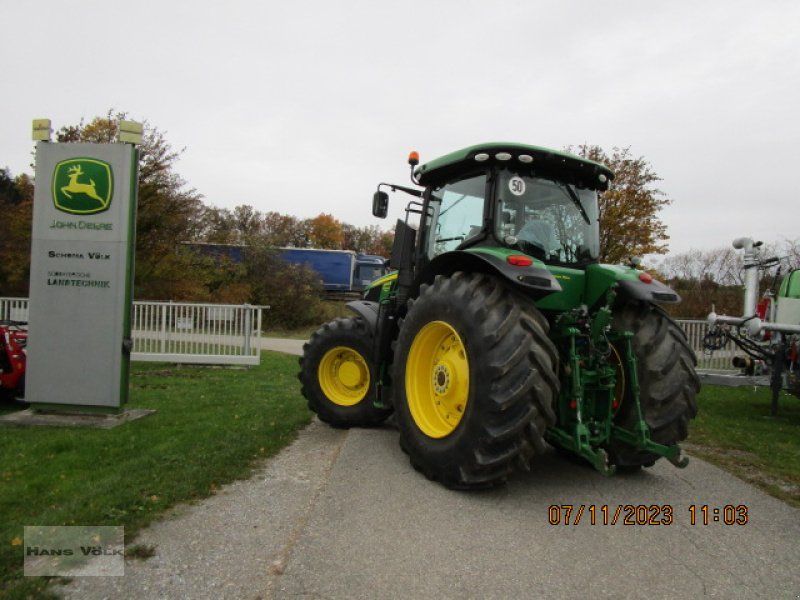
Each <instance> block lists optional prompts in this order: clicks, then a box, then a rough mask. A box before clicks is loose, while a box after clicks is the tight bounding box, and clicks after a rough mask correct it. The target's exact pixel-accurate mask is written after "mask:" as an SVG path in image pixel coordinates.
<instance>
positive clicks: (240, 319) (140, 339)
mask: <svg viewBox="0 0 800 600" xmlns="http://www.w3.org/2000/svg"><path fill="white" fill-rule="evenodd" d="M261 311H262V307H261V306H251V305H249V304H244V305H241V304H197V303H190V302H143V301H136V302H134V303H133V320H132V321H131V329H132V337H133V352H132V353H131V359H132V360H140V361H163V362H182V363H213V364H244V365H257V364H258V363H259V361H260V360H261V344H260V336H261V316H262V315H261Z"/></svg>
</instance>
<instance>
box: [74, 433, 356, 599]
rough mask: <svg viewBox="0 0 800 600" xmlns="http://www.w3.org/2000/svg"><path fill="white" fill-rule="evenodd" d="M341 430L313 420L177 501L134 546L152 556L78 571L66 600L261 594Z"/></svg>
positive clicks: (322, 482)
mask: <svg viewBox="0 0 800 600" xmlns="http://www.w3.org/2000/svg"><path fill="white" fill-rule="evenodd" d="M346 436H347V433H346V432H343V431H337V430H334V429H331V428H330V427H327V426H325V425H323V424H321V423H319V421H314V422H313V423H312V424H311V425H310V426H309V427H308V428H306V429H305V430H304V431H302V432H301V433H300V436H299V437H298V439H297V440H296V441H295V442H294V444H292V445H291V446H290V447H289V448H288V449H287V450H284V451H283V452H281V453H280V454H279V455H278V456H276V457H275V458H273V459H271V460H269V461H268V462H267V463H266V465H265V466H264V467H263V468H262V469H261V470H259V471H258V472H257V473H256V474H255V475H254V476H253V477H252V478H251V479H248V480H246V481H237V482H235V483H233V484H231V485H228V486H225V487H223V488H222V489H221V490H220V491H219V492H218V493H217V494H215V495H214V496H212V497H210V498H207V499H205V500H203V501H201V502H198V503H196V504H193V505H184V506H181V507H179V508H177V509H175V510H174V511H172V512H171V513H170V514H168V515H167V516H166V517H165V518H164V520H162V521H159V522H158V523H156V524H154V525H152V526H151V527H149V528H147V529H146V530H144V531H142V532H141V533H140V535H139V536H138V537H137V538H136V540H135V542H134V543H135V544H142V545H152V546H155V549H156V550H155V556H153V557H151V558H149V559H146V560H136V559H129V560H127V561H126V565H125V576H124V577H81V578H75V579H73V581H72V582H71V583H70V584H69V585H67V586H66V587H64V588H62V590H61V591H62V592H63V593H64V595H65V597H66V598H74V599H78V598H80V599H82V600H92V599H103V598H160V599H173V598H174V599H176V600H178V599H181V600H183V599H185V598H193V599H205V598H208V599H218V598H237V599H239V598H247V599H251V600H255V599H266V598H269V597H270V595H271V590H272V587H273V582H274V579H275V578H276V577H278V576H280V574H281V573H282V572H283V569H284V566H285V565H286V563H287V561H288V559H289V558H290V556H291V554H292V550H293V549H294V545H295V543H296V540H297V538H298V536H299V535H300V533H301V532H302V530H303V527H304V526H305V523H306V521H307V519H308V517H309V515H310V514H311V512H312V510H313V507H314V505H315V503H316V502H317V499H318V497H319V495H320V493H321V492H322V491H323V490H324V488H325V486H326V485H327V482H328V477H329V475H330V471H331V469H332V467H333V465H334V463H335V462H336V459H337V457H338V455H339V451H340V449H341V446H342V444H343V443H344V440H345V438H346Z"/></svg>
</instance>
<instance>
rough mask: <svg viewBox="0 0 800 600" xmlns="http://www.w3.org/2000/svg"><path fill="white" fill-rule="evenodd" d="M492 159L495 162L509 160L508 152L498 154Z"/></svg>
mask: <svg viewBox="0 0 800 600" xmlns="http://www.w3.org/2000/svg"><path fill="white" fill-rule="evenodd" d="M494 157H495V158H496V159H497V160H511V155H510V154H509V153H508V152H498V153H497V154H495V155H494Z"/></svg>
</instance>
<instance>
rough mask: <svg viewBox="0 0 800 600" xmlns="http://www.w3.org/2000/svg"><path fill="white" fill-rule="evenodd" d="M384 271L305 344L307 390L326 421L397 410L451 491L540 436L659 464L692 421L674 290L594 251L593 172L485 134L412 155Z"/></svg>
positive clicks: (518, 455)
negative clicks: (484, 138)
mask: <svg viewBox="0 0 800 600" xmlns="http://www.w3.org/2000/svg"><path fill="white" fill-rule="evenodd" d="M409 164H410V165H411V179H412V182H413V183H414V184H415V187H405V186H400V185H396V184H383V183H382V184H380V185H379V186H378V191H377V192H376V193H375V195H374V197H373V214H374V215H375V216H377V217H382V218H383V217H385V216H386V214H387V211H388V202H389V195H388V192H387V190H390V191H392V192H403V193H405V194H409V195H410V196H412V200H411V201H410V202H409V203H408V205H407V207H406V217H405V219H404V220H403V219H400V220H398V221H397V225H396V229H395V242H394V246H393V249H392V255H391V267H392V268H393V269H395V271H394V272H393V273H391V274H389V275H387V276H385V277H383V278H381V279H378V280H377V281H375V282H374V283H373V284H372V285H371V286H370V287H369V288H368V289H367V291H366V292H365V294H364V297H363V299H362V300H359V301H356V302H351V303H350V304H348V308H350V309H351V310H352V311H353V313H354V315H353V316H352V317H347V318H339V319H336V320H334V321H332V322H329V323H327V324H325V325H324V326H322V327H321V328H320V329H319V330H318V331H316V332H315V333H314V334H313V335H312V336H311V338H310V340H309V341H308V343H307V344H306V345H305V346H304V355H303V356H302V357H301V359H300V366H301V372H300V375H299V377H300V380H301V382H302V391H303V394H304V396H305V397H306V399H307V400H308V404H309V407H310V408H311V409H312V410H313V411H314V412H316V414H317V415H318V416H319V418H320V419H321V420H323V421H325V422H327V423H329V424H331V425H332V426H335V427H354V426H374V425H377V424H379V423H381V422H383V421H384V420H385V419H386V418H388V417H389V415H390V414H392V413H394V414H395V416H396V423H397V427H398V429H399V431H400V445H401V447H402V448H403V450H404V451H405V452H406V453H407V454H408V455H409V458H410V460H411V463H412V465H413V466H414V467H415V468H416V469H417V470H419V471H420V472H422V473H423V474H424V475H426V476H427V477H428V478H429V479H432V480H436V481H439V482H441V483H442V484H444V485H445V486H447V487H451V488H458V489H468V488H479V487H487V486H493V485H497V484H500V483H503V482H504V481H505V480H506V478H507V477H508V475H509V474H510V473H512V472H513V471H514V470H515V469H516V468H519V467H521V468H526V467H528V465H529V464H530V461H531V460H532V459H533V457H535V456H536V455H537V454H540V453H543V452H545V451H546V449H547V447H548V443H549V444H551V445H554V446H556V447H558V448H560V449H563V450H565V451H566V452H569V453H572V454H574V455H577V456H579V457H581V458H582V459H585V460H586V461H588V462H589V463H590V464H591V465H593V466H594V467H595V468H596V469H598V470H599V471H601V472H603V473H605V474H609V475H610V474H612V473H613V472H614V471H615V470H617V469H638V468H640V467H643V466H644V467H647V466H650V465H652V464H653V463H654V462H655V461H656V460H658V459H660V458H662V457H664V458H667V459H668V460H669V461H671V462H672V463H674V464H675V465H676V466H679V467H683V466H685V465H686V463H687V460H686V459H685V458H683V457H682V456H681V450H680V447H679V445H678V443H679V442H680V441H681V440H683V439H685V438H686V435H687V427H688V423H689V421H690V420H691V419H692V418H693V417H694V416H695V414H696V399H695V397H696V394H697V392H698V390H699V380H698V377H697V375H696V373H695V365H696V358H695V355H694V353H693V351H692V349H691V348H690V346H689V345H688V343H687V341H686V337H685V335H684V334H683V332H682V330H681V329H680V328H679V327H678V326H677V324H676V323H675V322H674V321H672V320H671V319H670V318H669V317H668V316H667V315H666V313H665V312H664V311H662V310H661V308H659V304H664V303H674V302H679V301H680V297H679V296H678V294H676V293H675V292H674V291H673V290H672V289H670V288H669V287H667V286H666V285H664V284H663V283H661V282H658V281H656V280H654V279H653V277H651V276H650V274H648V273H646V272H642V271H640V270H638V269H637V268H636V261H634V260H632V261H631V263H630V264H628V265H605V264H600V263H599V261H598V258H599V255H600V231H599V224H598V193H601V192H602V191H604V190H606V189H607V188H608V186H609V183H610V182H611V180H612V179H613V177H614V174H613V173H612V172H611V171H610V170H609V169H608V168H607V167H605V166H604V165H602V164H599V163H595V162H592V161H589V160H585V159H583V158H580V157H577V156H573V155H571V154H567V153H563V152H558V151H554V150H548V149H546V148H540V147H536V146H529V145H522V144H510V143H490V144H482V145H478V146H472V147H469V148H465V149H463V150H459V151H457V152H453V153H451V154H448V155H446V156H443V157H441V158H438V159H436V160H433V161H431V162H429V163H427V164H424V165H421V166H420V165H419V158H418V156H417V154H416V153H412V154H411V156H410V157H409Z"/></svg>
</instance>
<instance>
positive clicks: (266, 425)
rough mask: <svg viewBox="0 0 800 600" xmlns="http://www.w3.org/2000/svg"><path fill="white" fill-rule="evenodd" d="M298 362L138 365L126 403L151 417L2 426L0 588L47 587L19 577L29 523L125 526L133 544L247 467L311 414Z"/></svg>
mask: <svg viewBox="0 0 800 600" xmlns="http://www.w3.org/2000/svg"><path fill="white" fill-rule="evenodd" d="M297 370H298V367H297V357H294V356H287V355H282V354H276V353H270V352H265V353H263V354H262V360H261V365H260V366H258V367H250V368H217V367H204V366H184V367H176V366H174V365H167V364H159V363H134V364H133V369H132V376H131V401H130V403H129V405H128V406H129V407H131V408H134V407H141V408H154V409H156V410H157V412H156V413H155V414H153V415H150V416H148V417H144V418H143V419H140V420H138V421H132V422H130V423H126V424H123V425H121V426H119V427H117V428H115V429H110V430H99V429H85V428H80V429H79V428H53V427H25V428H23V427H13V428H12V427H3V428H2V429H0V432H2V433H1V434H0V490H2V492H0V598H2V599H3V600H6V599H10V598H28V597H34V598H36V597H47V596H48V592H47V589H46V587H47V583H48V580H47V579H45V578H36V577H29V578H25V577H23V576H22V549H23V546H22V545H20V542H21V541H22V537H23V526H25V525H123V526H124V527H125V534H126V543H130V541H131V540H132V539H133V537H134V536H135V534H136V533H137V532H138V531H139V530H140V529H141V528H143V527H145V526H146V525H148V524H149V523H150V522H151V521H152V520H153V519H155V518H157V517H158V516H159V515H160V514H161V513H163V512H164V510H165V509H167V508H169V507H170V506H173V505H175V504H177V503H180V502H186V501H191V500H194V499H198V498H203V497H205V496H208V495H210V494H213V493H214V491H215V490H217V489H218V488H219V487H220V486H221V485H223V484H225V483H227V482H230V481H232V480H234V479H238V478H244V477H247V476H248V475H249V474H250V473H252V470H253V467H254V466H255V465H256V464H257V463H258V462H259V459H262V458H264V457H267V456H271V455H273V454H275V453H276V452H277V451H278V450H280V449H281V448H282V447H284V446H285V445H287V444H288V443H289V442H291V441H292V440H293V439H294V438H295V437H296V434H297V432H298V430H299V429H301V428H302V427H304V426H305V425H306V424H308V423H309V422H310V418H311V414H310V412H309V411H308V409H307V408H306V405H305V402H304V401H303V399H302V397H301V396H300V386H299V384H298V381H297V378H296V373H297ZM11 409H12V408H9V407H8V406H7V405H6V406H4V407H3V409H2V410H4V411H5V412H8V411H9V410H11Z"/></svg>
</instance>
